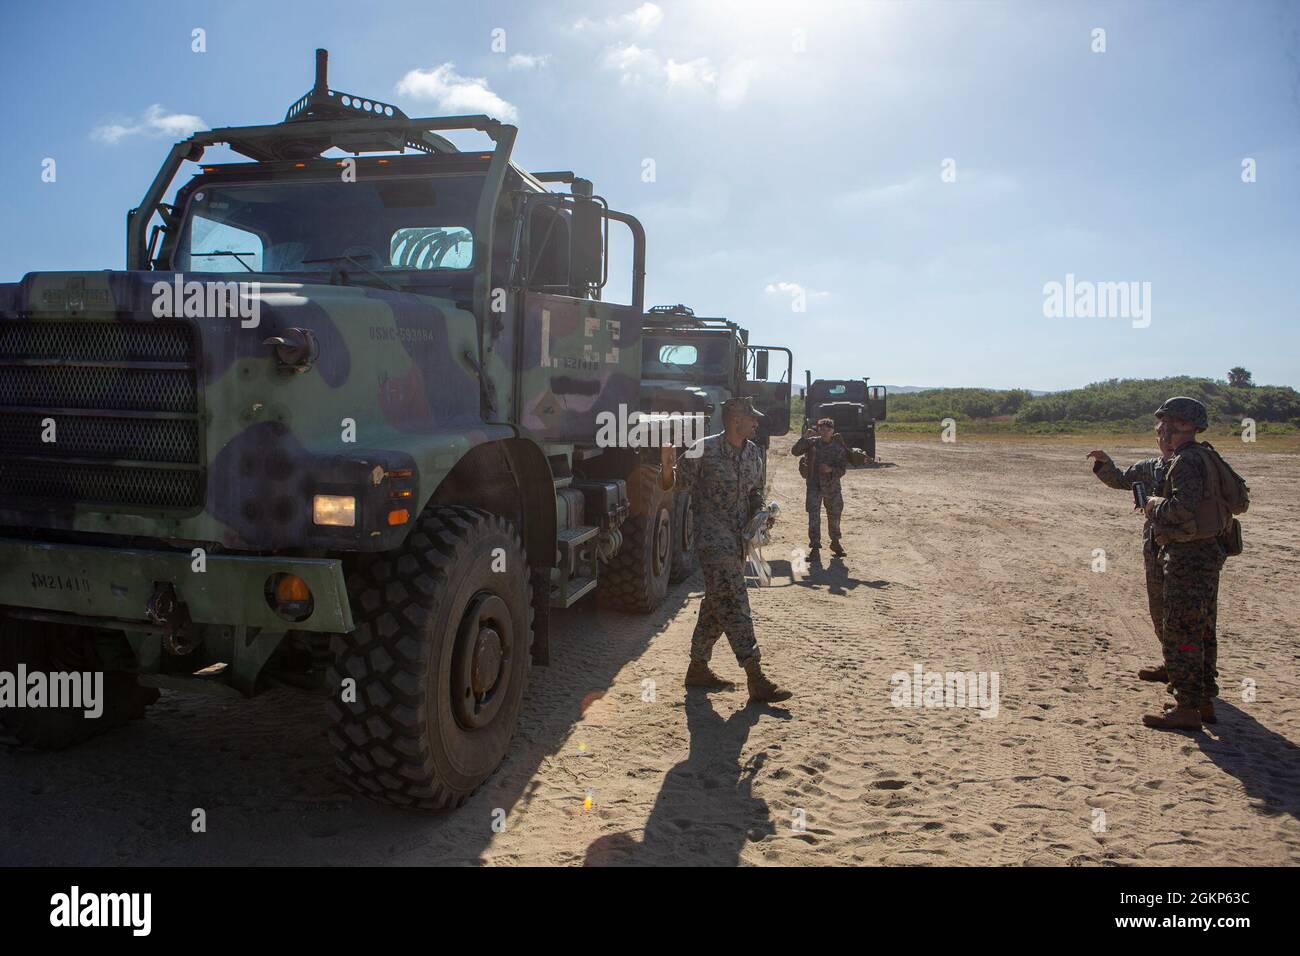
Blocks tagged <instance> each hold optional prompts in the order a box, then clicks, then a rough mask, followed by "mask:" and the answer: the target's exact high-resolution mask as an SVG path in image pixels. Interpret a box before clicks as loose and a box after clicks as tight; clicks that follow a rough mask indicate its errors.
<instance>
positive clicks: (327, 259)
mask: <svg viewBox="0 0 1300 956" xmlns="http://www.w3.org/2000/svg"><path fill="white" fill-rule="evenodd" d="M361 254H362V255H364V256H366V257H367V258H369V259H374V258H375V255H374V253H372V252H365V253H361ZM340 260H343V261H345V262H350V263H352V264H353V265H354V266H356V267H357V268H358V269H361V270H363V271H365V272H368V273H369V274H370V275H372V276H374V277H375V278H376V279H378V280H379V281H380V282H382V283H383V284H384V285H386V286H388V288H390V289H392V290H393V291H394V292H401V291H402V290H401V289H399V288H398V287H397V286H395V285H393V284H392V283H391V282H389V281H388V280H387V279H385V278H384V277H383V276H381V275H380V274H379V273H378V272H376V271H375V270H374V269H372V268H370V267H369V266H367V265H365V264H364V263H362V262H361V261H360V260H358V259H356V258H355V257H353V256H321V257H320V258H318V259H303V260H302V264H303V265H309V264H310V263H313V262H329V263H333V264H334V265H337V264H338V263H339V261H340ZM333 279H334V277H333V276H330V281H331V282H333Z"/></svg>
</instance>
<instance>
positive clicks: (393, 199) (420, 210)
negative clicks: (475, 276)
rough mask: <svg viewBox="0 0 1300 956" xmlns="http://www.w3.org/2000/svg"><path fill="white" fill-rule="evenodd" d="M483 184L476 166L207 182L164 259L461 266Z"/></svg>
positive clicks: (226, 265)
mask: <svg viewBox="0 0 1300 956" xmlns="http://www.w3.org/2000/svg"><path fill="white" fill-rule="evenodd" d="M482 188H483V177H482V176H479V175H459V176H435V177H429V176H425V177H420V178H414V177H410V178H394V177H385V178H382V179H370V180H359V181H356V182H343V181H342V179H341V177H340V179H339V180H327V181H320V180H315V181H299V182H290V181H284V180H280V181H277V182H264V183H229V184H226V183H223V184H206V185H203V186H201V187H200V188H198V189H197V190H196V191H195V192H194V194H193V196H191V198H190V200H189V202H188V204H187V205H186V208H185V219H184V221H183V223H182V225H181V232H180V237H179V240H178V242H177V245H176V252H175V254H174V256H173V258H172V267H173V268H174V269H175V270H177V271H178V272H243V271H251V272H324V273H329V272H331V271H332V270H333V269H334V268H335V267H336V266H337V267H343V268H356V266H357V265H358V264H359V265H360V266H364V267H365V269H369V270H372V271H374V272H379V273H400V272H411V271H416V272H426V271H431V270H444V271H456V270H466V269H469V268H471V266H472V265H473V258H474V232H473V227H474V218H475V214H476V212H477V208H478V200H479V194H480V192H481V191H482ZM349 259H350V260H352V263H349V261H348V260H349Z"/></svg>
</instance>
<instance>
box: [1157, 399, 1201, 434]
mask: <svg viewBox="0 0 1300 956" xmlns="http://www.w3.org/2000/svg"><path fill="white" fill-rule="evenodd" d="M1166 415H1168V416H1169V417H1171V418H1181V419H1182V420H1183V421H1185V422H1191V423H1192V427H1194V428H1195V429H1196V430H1197V431H1198V432H1203V431H1205V429H1207V428H1209V427H1210V416H1209V413H1208V412H1206V410H1205V406H1204V405H1202V404H1201V403H1200V402H1199V401H1197V400H1196V399H1194V398H1188V397H1187V396H1186V395H1175V396H1174V397H1173V398H1170V399H1166V400H1165V402H1164V404H1162V405H1161V406H1160V407H1159V408H1157V409H1156V418H1164V417H1165V416H1166Z"/></svg>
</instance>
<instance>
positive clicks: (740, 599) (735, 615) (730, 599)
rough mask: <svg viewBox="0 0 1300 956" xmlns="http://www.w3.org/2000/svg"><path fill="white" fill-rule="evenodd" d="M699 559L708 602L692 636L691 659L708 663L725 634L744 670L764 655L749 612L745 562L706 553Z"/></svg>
mask: <svg viewBox="0 0 1300 956" xmlns="http://www.w3.org/2000/svg"><path fill="white" fill-rule="evenodd" d="M699 558H700V570H701V571H702V572H703V574H704V600H703V601H702V602H701V603H700V616H699V619H698V620H697V621H696V622H695V633H694V634H693V635H692V636H691V660H693V661H703V662H704V663H706V664H707V663H708V661H709V658H710V657H712V656H713V645H714V644H716V643H717V640H718V638H719V636H721V635H722V633H723V632H724V631H725V632H726V634H727V641H728V643H730V644H731V649H732V651H733V652H735V655H736V660H737V661H739V662H740V666H742V667H744V666H745V663H746V661H756V660H758V659H759V656H760V655H759V650H758V638H757V637H755V636H754V619H753V617H752V616H751V615H750V611H749V592H748V591H746V590H745V562H744V560H743V559H742V558H741V557H740V556H739V555H737V556H735V557H731V556H727V555H719V554H709V553H705V552H701V553H700V555H699Z"/></svg>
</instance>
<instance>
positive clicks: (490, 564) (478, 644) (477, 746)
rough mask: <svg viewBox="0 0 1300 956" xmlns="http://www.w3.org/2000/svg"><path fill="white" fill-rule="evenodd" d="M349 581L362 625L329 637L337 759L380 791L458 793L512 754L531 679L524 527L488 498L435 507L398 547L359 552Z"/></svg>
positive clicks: (385, 798) (417, 798) (408, 801)
mask: <svg viewBox="0 0 1300 956" xmlns="http://www.w3.org/2000/svg"><path fill="white" fill-rule="evenodd" d="M347 584H348V598H349V600H350V601H351V604H352V616H353V620H354V623H355V625H356V629H355V630H354V631H352V632H351V633H349V634H338V635H335V636H334V638H333V640H332V651H333V657H334V662H333V667H332V669H331V672H330V683H331V687H332V688H333V694H332V697H331V700H330V708H329V709H330V720H331V727H330V732H329V738H330V742H331V743H332V744H333V746H334V759H335V762H336V764H337V765H338V767H339V769H340V770H341V771H342V773H343V776H344V777H345V778H346V780H347V781H348V783H349V784H351V785H352V786H353V787H355V788H356V789H357V790H358V791H360V792H361V793H363V794H365V795H366V796H369V797H372V798H373V799H375V800H379V801H382V802H385V803H391V804H394V805H396V806H401V807H409V808H412V809H418V810H449V809H452V808H454V807H458V806H460V805H461V804H462V803H464V802H465V800H466V799H468V798H469V796H470V794H472V793H473V792H474V791H475V789H477V788H478V787H479V785H480V784H482V783H483V782H484V781H485V780H487V779H488V777H490V776H491V775H492V773H493V771H495V770H496V769H497V767H498V766H499V765H500V763H501V761H502V760H503V759H504V758H505V755H506V753H507V751H508V750H509V747H510V741H511V739H512V738H513V737H514V734H515V729H516V726H517V725H518V723H519V710H520V706H521V701H522V699H523V694H524V688H525V685H526V684H527V681H528V669H529V666H530V660H529V648H530V644H531V641H532V614H533V606H532V586H531V584H530V577H529V569H528V561H527V558H526V557H525V556H524V551H523V547H522V545H521V544H520V542H519V535H518V533H517V532H516V531H515V528H514V526H513V525H512V524H511V523H510V522H508V521H506V520H505V519H504V518H500V517H497V516H496V515H492V514H488V513H487V512H485V511H479V510H477V509H474V508H429V509H427V510H426V511H425V512H424V513H423V514H421V515H420V517H419V519H418V521H417V523H416V526H415V528H414V529H412V531H411V534H410V535H409V536H408V537H407V539H406V542H405V543H404V544H403V545H402V546H401V547H400V548H398V549H396V550H394V551H391V552H387V553H382V554H367V555H361V556H360V557H359V559H358V560H357V563H356V564H355V566H354V567H352V568H351V569H350V570H349V572H348V574H347ZM349 678H350V679H351V680H352V681H355V687H354V691H355V693H352V694H350V693H348V691H349V688H348V687H346V686H344V685H343V681H344V680H346V679H349Z"/></svg>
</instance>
